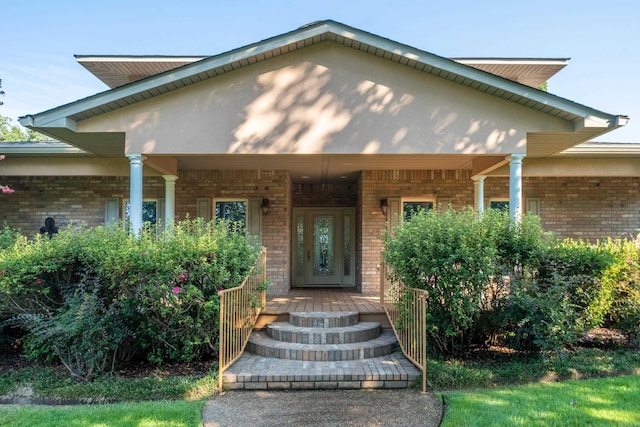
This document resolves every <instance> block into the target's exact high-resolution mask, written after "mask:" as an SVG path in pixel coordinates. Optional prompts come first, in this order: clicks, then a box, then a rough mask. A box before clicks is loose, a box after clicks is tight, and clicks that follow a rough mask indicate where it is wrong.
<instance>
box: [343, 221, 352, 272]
mask: <svg viewBox="0 0 640 427" xmlns="http://www.w3.org/2000/svg"><path fill="white" fill-rule="evenodd" d="M350 220H351V217H349V216H345V217H344V218H343V219H342V221H343V222H342V224H343V228H344V232H343V233H342V236H343V237H342V239H343V240H344V248H343V251H342V254H343V255H342V256H343V263H342V264H343V274H344V275H345V276H348V275H349V274H351V222H350Z"/></svg>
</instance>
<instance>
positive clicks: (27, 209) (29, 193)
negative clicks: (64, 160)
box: [0, 176, 164, 234]
mask: <svg viewBox="0 0 640 427" xmlns="http://www.w3.org/2000/svg"><path fill="white" fill-rule="evenodd" d="M0 182H2V183H3V184H4V185H9V186H10V187H11V188H13V189H14V190H16V192H15V193H13V194H4V195H0V224H2V223H4V222H5V221H6V222H7V224H9V225H10V226H12V227H15V228H19V229H20V230H22V232H23V233H24V234H33V233H37V232H38V231H39V230H40V227H42V226H43V225H44V220H45V218H47V217H49V216H50V217H53V219H54V220H55V221H56V225H57V226H58V227H60V228H64V227H66V226H68V225H69V224H71V223H77V224H78V223H82V222H84V223H86V224H87V225H89V226H91V227H95V226H98V225H103V224H104V216H105V199H106V198H118V199H120V202H122V199H126V198H128V197H129V178H128V177H86V176H38V177H2V178H0ZM143 197H144V198H153V199H157V198H161V197H164V180H163V179H162V177H147V178H145V179H144V193H143ZM120 206H122V204H120ZM120 209H121V210H122V207H121V208H120Z"/></svg>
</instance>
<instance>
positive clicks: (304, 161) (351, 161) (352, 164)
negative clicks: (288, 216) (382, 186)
mask: <svg viewBox="0 0 640 427" xmlns="http://www.w3.org/2000/svg"><path fill="white" fill-rule="evenodd" d="M474 157H477V156H472V155H426V154H425V155H415V154H412V155H401V154H397V155H396V154H367V155H363V154H358V155H309V154H307V155H303V156H301V155H278V154H273V155H264V154H261V155H215V156H181V157H178V169H263V170H265V169H275V170H287V171H289V174H290V175H291V179H292V180H293V181H294V182H296V183H300V182H310V183H338V182H355V181H356V180H357V179H358V176H359V175H360V171H362V170H391V169H398V170H403V169H437V170H441V169H449V170H460V169H471V166H472V160H473V158H474Z"/></svg>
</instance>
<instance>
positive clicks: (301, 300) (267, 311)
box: [256, 288, 390, 328]
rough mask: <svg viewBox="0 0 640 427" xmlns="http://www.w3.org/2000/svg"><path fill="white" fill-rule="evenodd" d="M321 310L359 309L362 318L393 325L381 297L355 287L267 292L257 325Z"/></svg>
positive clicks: (260, 326)
mask: <svg viewBox="0 0 640 427" xmlns="http://www.w3.org/2000/svg"><path fill="white" fill-rule="evenodd" d="M320 311H325V312H328V311H355V312H358V313H359V314H360V320H361V321H377V322H380V324H381V326H382V327H383V328H385V327H389V326H390V325H389V324H388V320H387V316H386V314H385V312H384V309H383V308H382V306H380V296H379V295H373V294H361V293H359V292H355V291H353V290H351V289H339V288H304V289H303V288H294V289H291V290H290V291H289V293H288V294H286V295H267V305H266V307H265V308H264V309H262V311H261V313H260V318H259V319H258V322H257V324H256V327H257V328H262V327H264V325H265V324H266V323H268V322H276V321H280V322H281V321H288V318H289V313H296V312H320Z"/></svg>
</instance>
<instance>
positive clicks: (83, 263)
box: [0, 220, 259, 378]
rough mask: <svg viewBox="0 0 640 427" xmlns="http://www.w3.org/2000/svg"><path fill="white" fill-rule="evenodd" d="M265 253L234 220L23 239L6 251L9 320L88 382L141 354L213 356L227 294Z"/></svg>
mask: <svg viewBox="0 0 640 427" xmlns="http://www.w3.org/2000/svg"><path fill="white" fill-rule="evenodd" d="M258 253H259V248H258V247H257V246H256V245H254V244H252V243H251V242H250V241H249V240H248V239H247V237H246V236H245V234H244V232H243V231H242V230H240V229H237V228H236V227H234V226H233V225H232V224H229V223H226V222H218V223H204V222H202V221H201V220H194V221H184V222H181V223H177V224H175V225H174V227H173V228H172V229H171V231H170V232H167V233H163V234H161V235H157V233H156V231H155V230H146V231H144V232H142V233H141V235H140V236H139V237H134V236H131V235H130V234H129V233H127V232H126V231H125V230H124V228H123V227H97V228H92V229H81V230H77V229H68V230H60V232H59V233H58V235H56V236H55V237H54V238H53V239H46V238H45V239H43V238H41V237H40V236H38V237H36V238H35V239H34V240H28V241H27V240H26V239H24V238H22V239H21V240H20V241H19V243H17V244H15V245H13V246H11V247H9V248H7V249H5V250H4V251H1V252H0V271H2V272H3V274H1V275H0V317H10V318H11V319H12V324H13V325H15V326H17V327H20V328H22V329H23V330H25V331H26V333H27V335H26V336H25V340H24V341H25V343H26V346H25V349H26V351H27V353H28V355H29V356H31V357H34V358H51V357H57V358H58V359H60V360H61V362H62V363H64V364H65V366H67V367H68V368H69V370H70V371H71V372H72V373H74V375H75V376H77V377H79V378H87V377H91V376H94V375H98V374H100V373H102V372H110V371H112V370H113V369H115V366H117V364H118V362H120V361H126V360H130V359H132V358H137V359H147V360H150V361H153V362H157V363H162V362H170V361H188V360H194V359H198V358H203V357H212V356H214V355H215V354H216V353H217V345H218V341H217V338H218V329H219V297H218V290H219V289H226V288H230V287H235V286H238V285H240V284H241V283H242V281H243V280H244V278H245V277H246V276H247V274H248V272H249V270H250V268H251V266H252V265H253V264H254V263H255V261H256V260H257V255H258ZM69 319H75V321H70V320H69ZM72 348H73V349H77V350H78V351H75V352H74V351H70V349H72ZM70 355H71V356H70ZM87 361H90V363H88V362H87ZM107 361H109V362H107Z"/></svg>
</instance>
